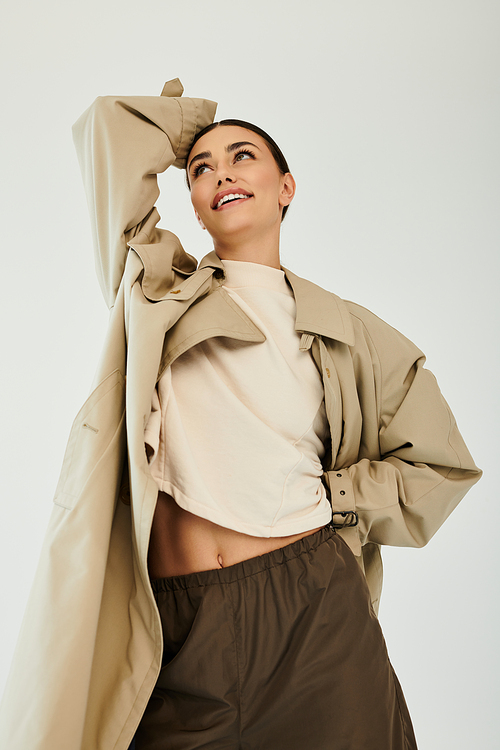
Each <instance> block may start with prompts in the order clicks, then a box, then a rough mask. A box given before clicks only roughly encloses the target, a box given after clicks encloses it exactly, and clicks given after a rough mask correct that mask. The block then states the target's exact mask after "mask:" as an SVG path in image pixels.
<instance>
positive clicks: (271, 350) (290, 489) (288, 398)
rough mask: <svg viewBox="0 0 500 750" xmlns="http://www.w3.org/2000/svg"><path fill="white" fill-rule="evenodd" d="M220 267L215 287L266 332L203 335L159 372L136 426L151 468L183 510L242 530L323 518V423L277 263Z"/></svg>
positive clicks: (315, 376)
mask: <svg viewBox="0 0 500 750" xmlns="http://www.w3.org/2000/svg"><path fill="white" fill-rule="evenodd" d="M223 264H224V272H225V279H224V285H223V289H224V290H227V291H228V293H229V294H230V296H231V297H232V299H233V300H234V301H235V302H236V304H237V305H238V306H239V307H240V308H241V309H242V310H243V312H244V313H246V314H247V315H248V317H249V318H250V319H251V320H253V322H254V323H255V325H256V326H257V327H258V328H259V330H260V331H262V333H263V334H264V336H265V337H266V339H265V341H262V342H261V343H259V344H257V345H256V344H250V345H246V344H245V343H244V342H241V341H235V340H234V339H228V338H224V339H223V338H221V337H220V336H218V337H216V338H210V339H207V340H206V341H203V342H201V343H200V344H198V345H196V346H192V347H191V348H190V349H189V350H188V351H187V352H184V354H183V355H182V356H181V357H178V358H177V359H176V360H175V361H174V362H172V364H171V365H170V367H168V368H167V369H166V370H165V371H164V373H163V375H162V376H161V378H160V380H159V381H158V384H157V389H156V390H155V391H153V399H152V402H151V416H150V418H149V420H148V423H147V425H146V430H145V432H144V440H145V442H146V443H147V444H148V446H149V447H150V448H151V456H150V460H149V464H150V470H151V476H152V477H153V479H154V480H155V482H156V484H157V485H158V489H160V490H161V491H162V492H166V493H168V494H169V495H171V496H172V497H173V498H174V500H175V501H176V502H177V503H178V504H179V505H180V506H181V507H182V508H184V509H185V510H187V511H189V512H190V513H194V514H195V515H197V516H201V517H202V518H206V519H208V520H209V521H212V522H213V523H216V524H218V525H219V526H225V527H226V528H230V529H233V530H234V531H239V532H241V533H243V534H250V535H252V536H261V537H280V536H289V535H291V534H300V533H301V532H305V531H310V530H311V529H317V528H319V527H320V526H324V525H325V524H327V523H328V521H329V520H330V519H331V516H332V512H331V506H330V503H329V501H328V498H327V496H326V489H325V486H324V484H323V482H322V475H323V468H322V464H321V457H323V455H324V453H325V442H326V441H327V439H328V434H329V428H328V421H327V419H326V412H325V407H324V389H323V382H322V380H321V375H320V373H319V372H318V369H317V367H316V365H315V364H314V360H313V359H312V357H311V355H310V352H309V351H300V349H299V344H300V333H297V331H296V330H295V312H296V305H295V300H294V298H293V294H292V291H291V289H290V287H289V286H288V284H287V283H286V281H285V275H284V271H280V270H279V269H278V268H271V267H270V266H264V265H261V264H259V263H246V262H244V261H238V260H232V261H231V260H229V261H228V260H224V261H223ZM292 404H293V407H292V406H291V405H292Z"/></svg>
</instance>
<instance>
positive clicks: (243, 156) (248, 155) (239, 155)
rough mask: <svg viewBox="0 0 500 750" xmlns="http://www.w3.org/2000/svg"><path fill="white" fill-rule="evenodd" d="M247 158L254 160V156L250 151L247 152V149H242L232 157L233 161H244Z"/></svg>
mask: <svg viewBox="0 0 500 750" xmlns="http://www.w3.org/2000/svg"><path fill="white" fill-rule="evenodd" d="M247 158H248V159H255V154H253V153H252V152H251V151H248V149H246V148H242V149H240V151H238V153H237V154H236V156H235V157H234V161H245V160H246V159H247Z"/></svg>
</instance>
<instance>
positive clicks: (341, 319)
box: [198, 250, 354, 346]
mask: <svg viewBox="0 0 500 750" xmlns="http://www.w3.org/2000/svg"><path fill="white" fill-rule="evenodd" d="M202 268H213V269H221V270H222V271H223V270H224V265H223V263H222V261H221V259H220V258H219V256H218V255H217V253H216V252H215V250H212V252H210V253H208V255H205V257H204V258H202V259H201V261H200V264H199V266H198V270H200V269H202ZM281 270H282V271H284V272H285V277H286V280H287V281H288V283H289V284H290V286H291V287H292V291H293V294H294V297H295V303H296V305H297V314H296V318H295V330H296V331H300V332H302V333H311V334H316V335H320V336H326V337H327V338H330V339H335V340H336V341H341V342H342V343H344V344H348V345H349V346H353V345H354V327H353V325H352V321H351V315H350V313H349V310H348V308H347V305H346V304H345V302H344V301H343V300H342V299H340V297H337V295H336V294H333V292H327V291H326V289H322V288H321V287H320V286H317V285H316V284H313V282H312V281H308V280H307V279H303V278H302V277H301V276H297V275H296V274H294V273H292V272H291V271H289V270H288V269H287V268H285V267H284V266H281Z"/></svg>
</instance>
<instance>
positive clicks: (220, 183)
mask: <svg viewBox="0 0 500 750" xmlns="http://www.w3.org/2000/svg"><path fill="white" fill-rule="evenodd" d="M224 179H225V181H226V182H234V180H233V178H232V177H225V178H224ZM221 185H222V180H221V179H219V180H218V181H217V187H220V186H221Z"/></svg>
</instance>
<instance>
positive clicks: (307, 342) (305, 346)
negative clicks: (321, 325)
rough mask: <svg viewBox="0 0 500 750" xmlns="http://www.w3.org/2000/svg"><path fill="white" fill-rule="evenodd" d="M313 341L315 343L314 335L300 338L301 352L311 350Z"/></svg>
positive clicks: (309, 334) (306, 334)
mask: <svg viewBox="0 0 500 750" xmlns="http://www.w3.org/2000/svg"><path fill="white" fill-rule="evenodd" d="M313 341H314V336H313V334H312V333H303V334H302V336H301V338H300V344H299V349H300V351H301V352H307V351H308V350H309V349H310V348H311V346H312V342H313Z"/></svg>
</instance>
